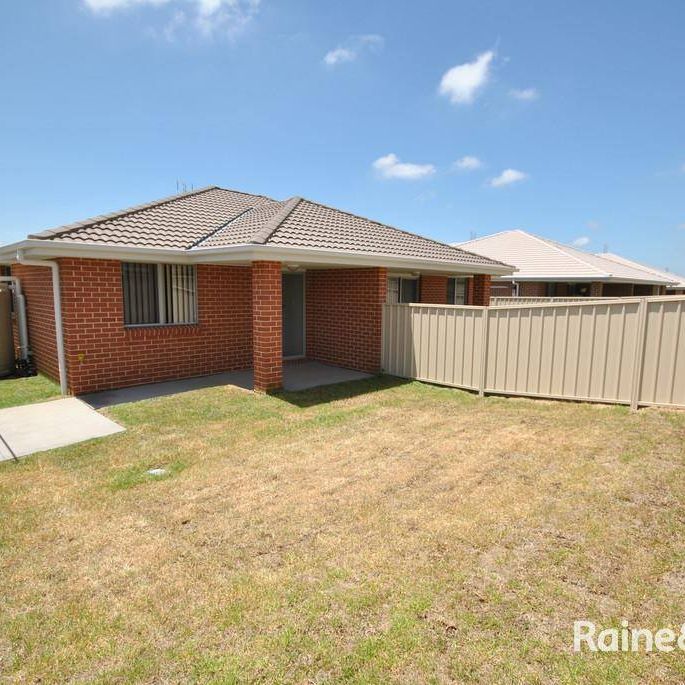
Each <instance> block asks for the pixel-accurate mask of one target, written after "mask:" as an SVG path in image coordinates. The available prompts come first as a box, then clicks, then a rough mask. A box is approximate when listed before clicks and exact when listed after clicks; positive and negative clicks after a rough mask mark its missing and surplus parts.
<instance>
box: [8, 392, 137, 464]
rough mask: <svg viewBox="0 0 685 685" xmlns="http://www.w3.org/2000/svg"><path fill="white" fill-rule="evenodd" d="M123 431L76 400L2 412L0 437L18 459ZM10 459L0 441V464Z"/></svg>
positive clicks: (30, 405)
mask: <svg viewBox="0 0 685 685" xmlns="http://www.w3.org/2000/svg"><path fill="white" fill-rule="evenodd" d="M123 430H124V428H122V427H121V426H119V425H118V424H116V423H114V421H111V420H110V419H108V418H107V417H106V416H102V414H98V412H96V411H95V410H94V409H93V408H92V407H89V406H88V405H87V404H86V403H85V402H82V401H81V400H79V399H76V398H75V397H67V398H64V399H60V400H52V401H50V402H38V403H37V404H27V405H24V406H22V407H9V408H8V409H0V435H2V437H3V438H4V440H5V442H6V443H7V444H8V445H9V446H10V448H11V449H12V452H14V454H15V455H16V456H17V457H23V456H26V455H28V454H33V453H34V452H42V451H43V450H50V449H54V448H55V447H65V446H66V445H73V444H74V443H77V442H83V441H84V440H91V439H93V438H101V437H103V436H105V435H112V434H114V433H120V432H122V431H123ZM11 458H12V455H11V454H10V453H9V451H8V450H7V448H6V447H5V445H4V444H3V443H2V441H0V461H6V460H8V459H11Z"/></svg>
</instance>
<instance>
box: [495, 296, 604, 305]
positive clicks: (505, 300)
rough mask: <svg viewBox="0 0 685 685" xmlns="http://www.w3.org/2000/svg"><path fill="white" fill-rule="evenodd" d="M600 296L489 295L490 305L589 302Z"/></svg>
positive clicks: (599, 298) (598, 298)
mask: <svg viewBox="0 0 685 685" xmlns="http://www.w3.org/2000/svg"><path fill="white" fill-rule="evenodd" d="M601 299H602V298H601V297H593V298H590V297H517V296H515V295H510V296H509V297H491V298H490V305H491V306H492V307H497V306H502V305H506V306H507V307H508V306H510V305H512V304H516V305H518V304H547V303H550V304H553V303H556V302H581V303H582V302H591V301H593V300H601Z"/></svg>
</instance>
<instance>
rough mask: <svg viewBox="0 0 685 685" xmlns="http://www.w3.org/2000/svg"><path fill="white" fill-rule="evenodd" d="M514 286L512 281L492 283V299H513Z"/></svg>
mask: <svg viewBox="0 0 685 685" xmlns="http://www.w3.org/2000/svg"><path fill="white" fill-rule="evenodd" d="M513 294H514V284H513V283H512V282H511V281H492V284H491V286H490V296H491V297H512V296H513Z"/></svg>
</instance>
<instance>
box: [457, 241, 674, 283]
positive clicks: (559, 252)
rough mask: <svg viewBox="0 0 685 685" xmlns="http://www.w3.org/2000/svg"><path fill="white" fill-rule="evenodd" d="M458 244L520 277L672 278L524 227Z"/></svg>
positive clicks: (660, 280)
mask: <svg viewBox="0 0 685 685" xmlns="http://www.w3.org/2000/svg"><path fill="white" fill-rule="evenodd" d="M458 246H459V247H461V248H464V249H467V250H471V251H473V252H477V253H478V254H481V255H483V256H485V257H490V258H491V259H496V260H501V261H503V262H506V263H507V264H512V265H514V266H515V267H516V268H517V269H518V271H517V272H516V275H515V279H516V280H517V281H526V280H537V281H543V280H548V281H552V280H554V281H574V280H583V281H602V282H611V281H618V282H630V283H652V284H657V285H666V284H668V283H669V282H670V281H671V280H672V279H666V278H663V277H660V276H658V275H657V274H654V273H650V272H647V271H645V270H644V269H638V268H635V267H632V266H629V265H627V264H621V263H618V262H612V261H610V260H608V259H604V258H603V257H600V256H598V255H594V254H590V253H588V252H583V251H582V250H578V249H577V248H575V247H571V246H570V245H563V244H561V243H557V242H555V241H554V240H549V239H548V238H542V237H540V236H537V235H533V234H531V233H527V232H526V231H521V230H513V231H502V232H501V233H494V234H493V235H489V236H484V237H483V238H476V239H475V240H469V241H467V242H464V243H459V244H458Z"/></svg>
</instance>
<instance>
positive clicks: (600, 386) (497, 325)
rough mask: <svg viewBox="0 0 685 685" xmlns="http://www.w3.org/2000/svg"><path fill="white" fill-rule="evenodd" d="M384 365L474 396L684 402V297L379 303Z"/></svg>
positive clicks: (395, 372) (638, 403) (387, 369)
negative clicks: (519, 302) (525, 302)
mask: <svg viewBox="0 0 685 685" xmlns="http://www.w3.org/2000/svg"><path fill="white" fill-rule="evenodd" d="M382 363H383V370H384V371H385V373H388V374H390V375H394V376H401V377H404V378H414V379H417V380H422V381H428V382H431V383H438V384H441V385H451V386H455V387H458V388H467V389H470V390H477V391H479V392H480V393H481V394H483V393H499V394H505V395H524V396H531V397H547V398H557V399H570V400H583V401H589V402H609V403H619V404H629V405H631V406H632V407H634V408H636V407H638V406H646V405H669V406H676V407H682V408H685V297H673V296H667V297H648V298H622V299H620V300H604V301H597V300H594V301H589V302H588V301H586V302H583V303H577V302H574V303H559V304H541V305H523V306H507V307H502V306H498V307H461V306H446V305H422V304H415V305H406V304H403V305H385V306H384V317H383V361H382Z"/></svg>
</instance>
